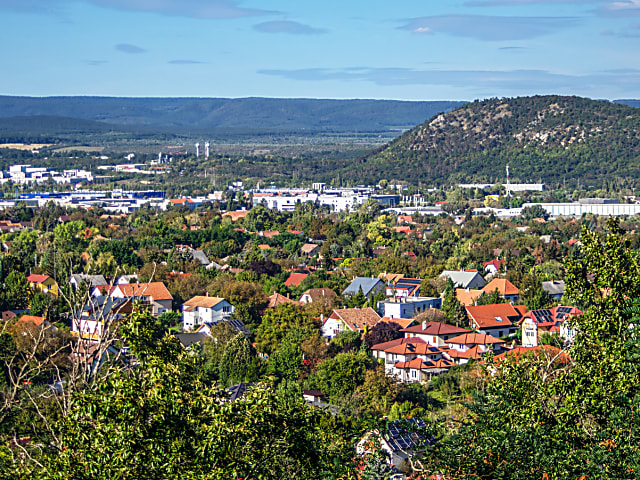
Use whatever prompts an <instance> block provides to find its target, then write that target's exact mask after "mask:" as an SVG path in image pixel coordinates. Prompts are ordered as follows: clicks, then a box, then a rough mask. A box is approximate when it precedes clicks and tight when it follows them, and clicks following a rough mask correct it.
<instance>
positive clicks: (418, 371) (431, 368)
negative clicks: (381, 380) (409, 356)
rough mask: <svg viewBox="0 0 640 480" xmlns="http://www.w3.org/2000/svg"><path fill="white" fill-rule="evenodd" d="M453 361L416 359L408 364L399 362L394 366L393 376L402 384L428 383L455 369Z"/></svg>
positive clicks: (407, 362)
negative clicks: (437, 376)
mask: <svg viewBox="0 0 640 480" xmlns="http://www.w3.org/2000/svg"><path fill="white" fill-rule="evenodd" d="M453 365H454V363H453V362H452V361H451V360H448V359H445V358H441V359H440V360H428V361H425V360H422V359H421V358H415V359H413V360H409V361H406V362H398V363H396V364H395V365H394V366H393V374H394V375H395V377H396V378H397V379H398V380H399V381H400V382H402V383H415V382H426V381H429V380H431V379H432V378H433V377H434V376H436V375H440V374H441V373H444V372H446V371H448V370H449V369H450V368H451V367H453Z"/></svg>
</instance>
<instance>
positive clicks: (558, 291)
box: [542, 280, 564, 295]
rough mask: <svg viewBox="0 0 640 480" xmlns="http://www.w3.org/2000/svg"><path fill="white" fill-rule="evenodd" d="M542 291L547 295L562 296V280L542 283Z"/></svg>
mask: <svg viewBox="0 0 640 480" xmlns="http://www.w3.org/2000/svg"><path fill="white" fill-rule="evenodd" d="M542 289H543V290H544V291H545V292H547V293H548V294H549V295H562V294H563V293H564V280H551V281H550V282H542Z"/></svg>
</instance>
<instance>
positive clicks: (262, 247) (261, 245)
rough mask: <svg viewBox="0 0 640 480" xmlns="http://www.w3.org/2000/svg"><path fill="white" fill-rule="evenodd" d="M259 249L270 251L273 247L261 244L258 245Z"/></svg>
mask: <svg viewBox="0 0 640 480" xmlns="http://www.w3.org/2000/svg"><path fill="white" fill-rule="evenodd" d="M258 248H259V249H260V250H270V249H271V247H270V246H269V245H267V244H266V243H261V244H260V245H258Z"/></svg>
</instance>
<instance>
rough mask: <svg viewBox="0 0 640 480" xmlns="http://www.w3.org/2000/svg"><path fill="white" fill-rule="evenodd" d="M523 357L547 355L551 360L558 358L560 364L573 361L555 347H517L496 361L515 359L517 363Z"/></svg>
mask: <svg viewBox="0 0 640 480" xmlns="http://www.w3.org/2000/svg"><path fill="white" fill-rule="evenodd" d="M522 355H534V356H536V357H537V356H540V355H545V356H547V357H549V359H552V358H555V357H556V356H557V357H558V358H557V359H556V361H557V362H560V363H568V362H569V361H570V360H571V357H570V356H569V355H568V354H567V353H566V352H564V351H562V350H560V349H559V348H558V347H554V346H553V345H538V346H537V347H515V348H513V349H511V350H509V351H508V352H504V353H501V354H500V355H496V357H495V358H496V360H498V361H500V360H505V359H506V358H508V357H509V358H514V359H515V360H516V361H517V359H518V358H520V357H521V356H522Z"/></svg>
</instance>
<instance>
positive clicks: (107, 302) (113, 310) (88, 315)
mask: <svg viewBox="0 0 640 480" xmlns="http://www.w3.org/2000/svg"><path fill="white" fill-rule="evenodd" d="M130 302H131V300H130V299H128V298H112V297H105V296H103V295H99V296H97V297H91V298H90V299H89V300H88V301H87V303H85V304H84V305H83V307H82V313H81V316H82V318H85V319H88V320H100V319H103V318H105V317H108V316H110V315H112V316H113V317H114V318H123V314H122V313H121V310H122V309H123V308H124V306H125V305H126V304H127V303H130ZM76 315H77V314H76Z"/></svg>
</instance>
